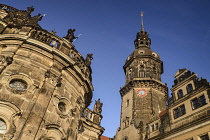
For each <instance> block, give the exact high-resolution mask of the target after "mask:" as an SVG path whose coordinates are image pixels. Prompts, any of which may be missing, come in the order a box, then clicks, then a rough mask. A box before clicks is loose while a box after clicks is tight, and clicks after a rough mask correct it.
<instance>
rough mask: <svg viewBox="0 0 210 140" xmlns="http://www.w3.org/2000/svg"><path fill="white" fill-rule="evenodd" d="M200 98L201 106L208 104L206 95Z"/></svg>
mask: <svg viewBox="0 0 210 140" xmlns="http://www.w3.org/2000/svg"><path fill="white" fill-rule="evenodd" d="M199 100H200V105H201V106H204V105H205V104H206V98H205V96H204V95H202V96H200V97H199Z"/></svg>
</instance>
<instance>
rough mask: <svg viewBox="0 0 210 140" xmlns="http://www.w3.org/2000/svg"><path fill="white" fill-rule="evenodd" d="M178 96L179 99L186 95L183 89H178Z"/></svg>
mask: <svg viewBox="0 0 210 140" xmlns="http://www.w3.org/2000/svg"><path fill="white" fill-rule="evenodd" d="M177 96H178V99H179V98H182V97H183V96H184V95H183V91H182V89H180V90H178V92H177Z"/></svg>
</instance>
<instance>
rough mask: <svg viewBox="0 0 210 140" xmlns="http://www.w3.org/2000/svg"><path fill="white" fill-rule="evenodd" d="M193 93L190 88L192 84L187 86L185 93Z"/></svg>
mask: <svg viewBox="0 0 210 140" xmlns="http://www.w3.org/2000/svg"><path fill="white" fill-rule="evenodd" d="M192 91H193V87H192V84H188V85H187V93H190V92H192Z"/></svg>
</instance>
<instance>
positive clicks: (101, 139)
mask: <svg viewBox="0 0 210 140" xmlns="http://www.w3.org/2000/svg"><path fill="white" fill-rule="evenodd" d="M100 140H109V137H106V136H103V135H102V136H101V137H100Z"/></svg>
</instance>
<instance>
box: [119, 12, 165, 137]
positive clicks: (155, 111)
mask: <svg viewBox="0 0 210 140" xmlns="http://www.w3.org/2000/svg"><path fill="white" fill-rule="evenodd" d="M142 16H143V15H142V14H141V17H142ZM141 21H142V23H141V30H140V31H139V32H138V33H137V35H136V39H135V41H134V45H135V50H134V51H133V53H132V54H131V55H129V56H128V58H127V59H126V62H125V65H124V66H123V68H124V71H125V75H126V82H125V85H124V86H123V87H122V88H121V89H120V94H121V99H122V103H121V120H120V127H119V129H118V131H117V134H116V136H115V139H117V140H122V139H123V140H127V139H129V140H130V139H135V140H137V139H144V138H145V137H146V131H147V126H146V124H147V123H149V122H151V121H153V120H157V119H158V117H159V113H160V112H161V111H163V110H165V109H166V100H167V97H168V88H167V86H166V84H164V83H162V82H161V74H162V73H163V62H162V61H161V60H160V57H159V55H158V54H157V53H155V52H154V51H152V50H151V48H150V45H151V39H150V38H149V35H148V33H147V32H146V31H145V30H144V26H143V19H141Z"/></svg>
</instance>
